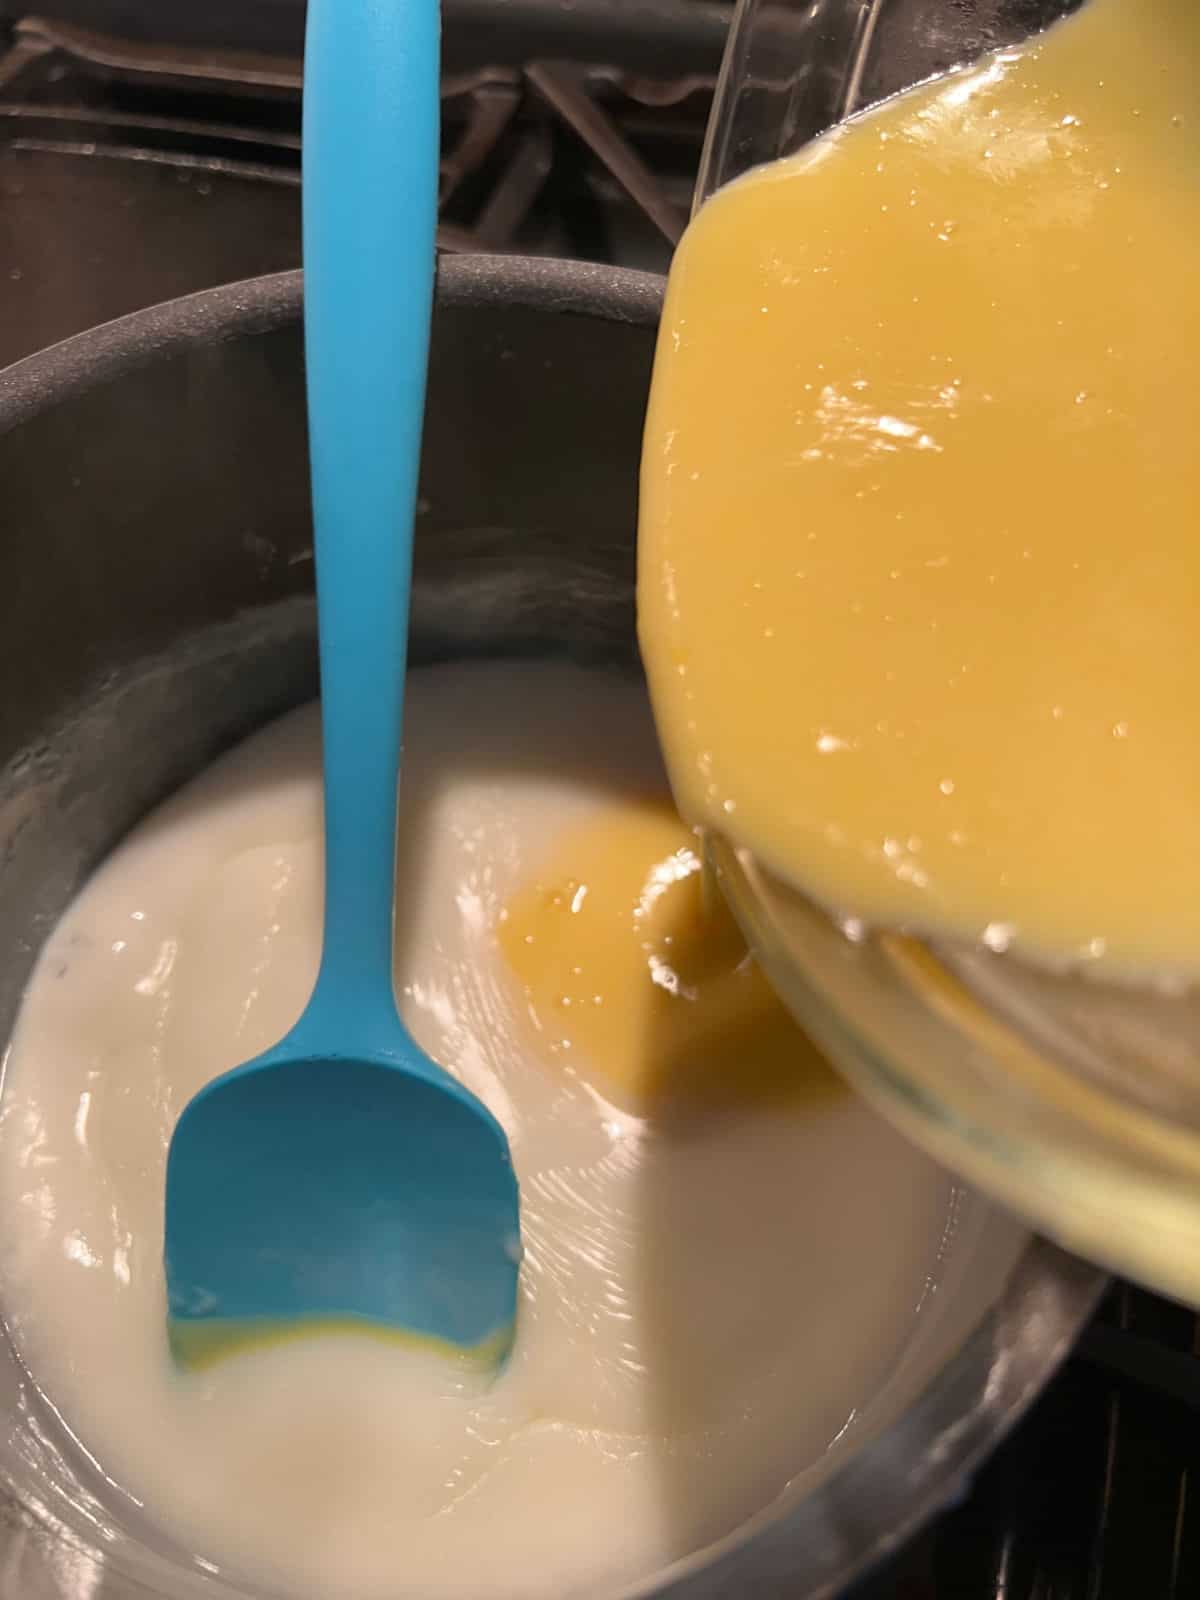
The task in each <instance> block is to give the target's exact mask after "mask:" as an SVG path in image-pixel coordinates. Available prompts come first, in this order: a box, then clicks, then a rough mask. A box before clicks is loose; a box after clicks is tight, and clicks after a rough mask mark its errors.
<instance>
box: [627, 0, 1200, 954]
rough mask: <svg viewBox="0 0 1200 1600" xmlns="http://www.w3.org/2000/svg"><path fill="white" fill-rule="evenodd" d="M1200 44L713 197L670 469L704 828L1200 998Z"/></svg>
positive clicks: (913, 107) (1145, 1) (1177, 29)
mask: <svg viewBox="0 0 1200 1600" xmlns="http://www.w3.org/2000/svg"><path fill="white" fill-rule="evenodd" d="M1198 127H1200V7H1198V6H1196V5H1195V3H1194V0H1089V3H1088V4H1087V5H1085V6H1084V8H1083V9H1082V11H1080V12H1079V13H1078V14H1077V15H1075V16H1074V17H1072V18H1071V19H1070V20H1068V21H1066V22H1063V23H1060V24H1058V25H1057V26H1056V27H1055V28H1054V29H1052V30H1051V31H1050V32H1048V33H1047V34H1045V35H1043V36H1041V37H1039V38H1037V39H1035V40H1032V41H1030V42H1029V43H1027V44H1025V45H1024V46H1021V47H1019V48H1015V49H1011V50H1005V51H1002V52H999V53H996V54H994V55H992V56H990V57H988V58H986V59H985V60H984V61H982V62H981V63H980V64H978V65H976V66H974V67H971V68H969V69H967V70H964V71H961V72H958V73H955V74H953V75H951V76H949V77H947V78H944V79H941V80H939V81H938V82H936V83H933V84H931V85H926V86H923V87H920V88H918V89H916V90H913V91H911V92H909V93H907V94H905V95H903V96H901V97H899V98H897V99H896V100H893V101H891V102H889V103H888V104H886V105H884V106H883V107H881V108H879V109H877V110H875V111H873V112H871V113H870V114H868V115H866V116H864V117H861V118H859V119H857V120H856V121H855V122H853V123H851V124H848V125H847V126H845V127H843V128H841V129H839V130H836V131H835V132H833V133H831V134H829V135H827V136H825V137H824V138H823V139H821V140H819V141H817V142H816V143H815V144H814V145H812V146H810V147H809V148H807V149H806V150H805V151H804V152H802V153H801V154H800V155H799V156H796V157H793V158H789V159H788V160H786V161H782V162H779V163H776V164H774V165H771V166H769V167H765V168H762V169H759V170H758V171H756V172H753V173H751V174H750V175H749V176H747V177H746V178H744V179H742V180H740V181H738V182H737V183H734V184H733V185H731V186H730V187H729V188H727V189H725V190H723V191H721V192H720V193H718V194H717V195H716V196H715V197H714V198H713V199H712V200H710V201H709V202H708V204H707V205H705V207H704V208H703V210H702V211H701V213H700V214H699V216H698V217H697V219H696V220H695V221H694V222H693V224H692V226H691V228H690V229H689V231H688V233H687V235H686V236H685V238H684V241H683V243H682V245H681V247H680V249H679V252H678V254H677V256H676V259H675V263H674V266H673V268H672V272H671V279H670V284H669V287H668V294H667V303H666V309H665V314H664V319H663V325H662V331H661V335H660V340H659V347H658V354H657V359H656V364H655V374H654V383H653V390H652V397H651V405H650V412H649V417H648V421H647V427H646V438H645V448H644V455H643V462H642V509H641V528H640V572H639V612H640V624H639V626H640V634H641V643H642V650H643V655H644V658H645V662H646V667H647V671H648V674H649V678H650V685H651V692H652V696H653V701H654V707H655V714H656V718H657V721H658V725H659V731H660V736H661V738H662V742H663V745H664V749H665V753H666V757H667V761H668V766H669V769H670V774H671V780H672V785H673V787H674V790H675V795H676V799H677V801H678V803H679V806H680V809H681V811H682V812H683V814H684V816H685V817H686V818H687V819H688V820H689V821H691V822H694V823H698V824H702V825H704V826H706V827H709V828H712V829H715V830H718V831H720V832H721V833H723V834H725V835H726V836H728V837H730V838H731V839H732V840H734V841H735V842H736V843H737V844H739V845H742V846H745V847H747V848H749V849H750V850H752V851H753V852H754V854H755V855H756V856H757V857H758V859H759V860H760V862H761V863H762V864H763V865H764V866H766V867H767V868H769V869H770V870H771V871H773V872H775V873H777V874H779V875H780V876H782V877H784V878H786V879H787V880H789V881H790V882H792V883H794V884H796V885H797V886H799V887H802V888H804V889H806V890H807V891H808V892H810V893H811V894H812V895H814V896H815V897H816V898H818V899H819V900H821V901H822V902H824V903H825V904H826V905H827V906H829V907H830V908H831V909H833V910H835V911H837V912H840V913H842V914H844V915H846V916H848V917H854V918H860V919H863V920H864V921H867V922H871V923H879V924H887V925H891V926H901V927H907V928H911V929H913V930H915V931H919V932H931V931H932V932H939V933H943V934H950V935H954V936H961V937H965V938H969V939H982V940H984V941H985V942H986V943H987V944H988V945H990V946H991V947H992V948H995V949H1001V948H1007V947H1009V946H1010V945H1011V946H1014V947H1016V948H1018V949H1022V948H1023V949H1025V950H1026V951H1027V952H1028V953H1030V954H1035V955H1043V956H1047V957H1050V958H1053V959H1065V960H1068V961H1080V962H1095V963H1099V964H1101V965H1102V966H1103V967H1104V970H1106V971H1114V970H1115V971H1117V972H1124V973H1127V974H1130V975H1134V976H1138V975H1143V974H1148V973H1158V974H1168V975H1180V974H1182V975H1184V976H1190V975H1195V974H1196V973H1198V972H1200V704H1198V702H1200V688H1198V686H1200V451H1198V449H1197V432H1198V424H1200V151H1198V149H1197V144H1196V137H1195V136H1196V131H1197V128H1198Z"/></svg>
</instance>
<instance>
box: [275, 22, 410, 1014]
mask: <svg viewBox="0 0 1200 1600" xmlns="http://www.w3.org/2000/svg"><path fill="white" fill-rule="evenodd" d="M438 43H439V16H438V5H437V0H309V4H308V26H307V42H306V52H305V67H304V268H305V287H304V296H305V305H304V327H305V347H306V359H307V374H308V419H309V449H310V459H311V467H312V480H313V517H314V523H315V530H316V533H315V550H316V568H317V586H318V596H319V612H320V617H319V627H320V646H321V701H322V725H323V745H324V762H325V850H326V864H325V871H326V881H325V947H324V952H323V955H322V965H321V981H320V983H319V984H318V994H320V993H321V992H322V991H323V989H324V986H325V984H326V982H331V983H335V984H336V986H337V989H338V993H339V1002H340V1003H341V1004H345V1003H346V1000H347V999H348V998H355V999H358V1000H360V1001H361V1004H362V1005H363V1006H365V1007H368V1008H370V1007H375V1006H378V1005H379V1004H380V1003H381V1002H384V1003H386V1004H387V1005H389V1006H391V1005H392V1004H393V1002H392V998H391V995H392V987H391V984H392V980H391V948H392V895H393V890H392V882H393V870H394V856H395V823H396V781H397V773H398V770H399V762H400V751H401V719H402V713H403V706H404V670H405V658H406V650H407V637H408V608H409V590H410V583H411V571H412V536H413V517H414V515H415V509H416V494H417V475H418V468H419V462H420V447H421V424H422V416H423V412H424V404H425V375H426V366H427V358H428V347H429V322H430V312H431V305H432V298H433V280H434V250H435V233H436V225H437V188H438V129H439V101H438Z"/></svg>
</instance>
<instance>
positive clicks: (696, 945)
mask: <svg viewBox="0 0 1200 1600" xmlns="http://www.w3.org/2000/svg"><path fill="white" fill-rule="evenodd" d="M497 936H498V939H499V944H500V948H501V950H502V951H503V953H504V956H505V958H506V960H507V962H508V964H509V966H510V968H511V969H512V971H513V973H514V975H515V977H516V979H517V981H518V983H519V984H520V986H521V989H522V991H523V994H524V998H525V1000H526V1002H527V1005H528V1011H529V1018H530V1021H531V1023H532V1025H533V1027H534V1028H535V1029H536V1031H537V1033H538V1034H539V1036H540V1038H541V1041H542V1042H543V1044H544V1046H545V1047H546V1048H547V1049H548V1051H549V1053H550V1054H551V1055H552V1056H553V1057H555V1058H557V1060H558V1061H559V1062H560V1063H561V1064H562V1066H563V1069H564V1070H565V1071H567V1072H568V1073H570V1074H573V1075H576V1076H578V1077H580V1078H581V1079H583V1080H584V1081H585V1082H589V1083H591V1084H592V1086H593V1087H595V1088H596V1089H597V1090H598V1091H599V1092H600V1093H601V1094H603V1095H604V1096H605V1097H606V1098H608V1099H610V1100H611V1101H613V1103H614V1104H616V1105H618V1106H620V1107H621V1108H622V1109H625V1110H628V1111H633V1112H637V1113H639V1114H643V1115H664V1114H670V1113H680V1112H682V1113H687V1112H696V1111H711V1110H714V1109H717V1108H721V1107H728V1106H731V1105H737V1104H751V1103H753V1104H762V1103H763V1102H764V1101H770V1102H777V1103H779V1104H780V1105H781V1106H786V1105H797V1104H799V1103H801V1102H803V1101H807V1100H810V1099H811V1098H812V1097H813V1096H814V1095H818V1096H825V1095H829V1094H833V1093H836V1092H838V1088H839V1085H838V1082H837V1080H836V1079H835V1078H834V1076H833V1074H832V1072H831V1071H830V1069H829V1067H828V1066H827V1065H826V1063H825V1062H824V1060H823V1059H822V1058H821V1056H820V1055H819V1054H818V1053H817V1051H816V1049H815V1047H814V1046H813V1045H812V1044H811V1043H810V1042H809V1040H808V1038H807V1037H806V1035H805V1034H804V1033H803V1032H802V1031H801V1030H800V1028H799V1027H798V1026H797V1024H796V1023H795V1022H794V1021H793V1019H792V1018H791V1016H790V1015H789V1014H788V1013H787V1011H786V1010H785V1009H784V1007H783V1006H782V1004H781V1003H780V1001H779V1000H778V999H777V998H776V996H775V994H774V991H773V990H772V989H771V987H770V985H769V984H768V983H767V980H766V979H765V978H764V977H763V975H762V973H761V971H760V970H759V968H758V967H757V965H756V964H755V962H754V960H753V958H752V957H751V955H750V954H749V952H748V951H747V948H746V944H745V940H744V939H743V938H742V935H741V932H740V930H739V929H738V926H737V923H736V922H735V921H734V918H733V916H732V914H731V913H730V912H729V910H728V908H727V907H726V906H725V904H724V902H723V901H722V900H721V898H720V896H719V895H718V894H710V893H706V890H705V882H704V870H703V859H702V855H701V845H700V841H699V839H698V838H697V836H696V834H695V833H694V832H693V831H692V830H691V829H689V828H688V827H687V826H686V825H685V824H684V823H683V822H681V821H680V819H679V817H678V816H677V815H676V814H675V812H674V810H673V809H672V808H671V807H670V806H669V805H667V804H665V803H663V802H658V801H648V800H646V801H635V800H628V801H625V802H622V803H620V804H617V805H614V806H613V807H612V808H610V809H609V810H607V811H606V812H604V813H603V814H602V815H601V816H600V817H599V818H596V819H593V820H592V821H591V822H590V823H587V824H585V825H583V826H582V827H581V828H580V829H578V830H577V831H576V832H575V833H574V834H572V835H570V836H569V837H568V838H567V839H566V840H565V841H563V842H562V843H561V844H560V845H559V847H558V848H557V849H556V850H555V851H554V853H553V855H552V856H551V857H550V858H549V859H548V860H547V861H546V862H544V863H543V865H542V867H541V869H540V870H539V871H538V872H536V874H535V875H534V876H533V877H532V878H531V879H530V880H528V881H527V882H526V883H525V884H524V885H523V886H522V887H521V888H520V889H519V890H518V891H517V893H516V894H515V895H514V896H513V898H512V899H511V900H510V901H509V903H508V905H507V906H506V907H505V908H504V910H503V911H502V912H501V913H500V918H499V922H498V926H497Z"/></svg>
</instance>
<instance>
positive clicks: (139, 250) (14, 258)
mask: <svg viewBox="0 0 1200 1600" xmlns="http://www.w3.org/2000/svg"><path fill="white" fill-rule="evenodd" d="M947 3H953V0H947ZM444 14H445V19H446V36H445V51H444V64H445V78H444V83H443V122H444V137H443V152H442V211H441V243H442V246H443V248H445V249H448V250H492V251H520V252H526V253H533V254H550V255H559V256H571V257H577V258H582V259H589V260H596V261H608V262H615V263H619V264H621V265H627V266H635V267H642V268H647V269H650V270H654V271H664V270H665V269H666V266H667V264H668V262H669V260H670V256H671V250H672V247H673V245H674V243H675V241H676V240H677V238H678V236H679V232H680V230H681V228H682V226H683V222H684V219H685V217H686V213H687V207H688V203H689V198H690V193H691V187H692V182H693V179H694V175H695V170H696V164H697V161H698V158H699V149H700V141H701V138H702V134H703V128H704V120H705V116H706V114H707V110H708V105H709V102H710V99H711V95H712V91H713V87H714V83H715V78H716V73H717V68H718V65H719V61H720V52H721V47H722V43H723V40H724V32H725V28H726V26H727V21H728V11H727V9H726V8H725V6H724V5H723V4H720V3H708V0H446V4H445V6H444ZM302 17H303V7H302V4H301V3H300V0H204V4H200V3H199V0H46V3H45V4H43V5H40V6H37V8H36V10H35V9H34V8H33V7H29V6H26V5H23V4H22V3H21V0H0V366H3V365H6V364H7V363H8V362H11V361H15V360H18V359H19V358H20V357H22V356H25V355H28V354H31V353H32V352H33V351H35V350H38V349H41V348H44V347H45V346H46V345H48V344H51V343H53V342H55V341H56V340H58V339H61V338H64V337H66V336H68V335H69V334H71V333H75V332H78V331H79V330H81V329H83V328H86V327H89V326H92V325H94V324H96V323H98V322H103V321H106V320H108V319H110V318H112V317H115V316H119V315H121V314H123V313H125V312H127V311H131V310H135V309H137V308H139V307H141V306H145V305H151V304H153V303H155V302H157V301H160V300H165V299H168V298H170V297H172V296H175V295H180V294H187V293H190V292H192V291H195V290H198V289H202V288H206V287H208V286H210V285H213V284H217V283H222V282H229V281H232V280H235V279H238V278H244V277H250V276H253V275H255V274H258V273H264V272H275V271H280V270H283V269H285V268H289V267H293V266H297V265H298V264H299V259H300V226H299V223H300V215H299V199H300V196H299V84H300V68H299V45H300V38H301V32H302ZM231 40H232V41H235V42H234V43H233V44H230V41H231ZM1198 1411H1200V1320H1198V1319H1197V1318H1196V1317H1195V1316H1194V1315H1193V1314H1192V1313H1191V1312H1188V1311H1185V1310H1183V1309H1181V1308H1179V1307H1177V1306H1173V1305H1171V1304H1169V1303H1167V1302H1166V1301H1163V1300H1160V1299H1158V1298H1156V1297H1154V1296H1152V1295H1149V1294H1147V1293H1145V1292H1143V1291H1140V1290H1137V1289H1134V1288H1132V1287H1131V1286H1128V1285H1125V1284H1117V1285H1115V1286H1114V1287H1113V1289H1112V1291H1111V1293H1110V1294H1109V1296H1108V1297H1107V1299H1106V1300H1105V1303H1104V1305H1103V1306H1102V1308H1101V1310H1100V1312H1099V1313H1098V1315H1097V1317H1096V1319H1095V1321H1094V1322H1093V1324H1092V1326H1091V1327H1090V1328H1089V1329H1088V1331H1087V1332H1086V1333H1085V1335H1084V1338H1083V1340H1082V1341H1081V1344H1080V1346H1079V1348H1078V1350H1077V1351H1076V1353H1075V1354H1074V1355H1073V1356H1072V1358H1071V1359H1070V1360H1069V1361H1068V1362H1067V1364H1066V1366H1065V1367H1064V1369H1063V1370H1062V1372H1061V1373H1060V1374H1059V1376H1058V1377H1057V1378H1056V1379H1055V1380H1054V1381H1053V1382H1052V1383H1051V1385H1050V1387H1049V1389H1048V1390H1047V1391H1046V1393H1045V1394H1044V1395H1043V1396H1042V1397H1041V1399H1040V1400H1039V1401H1038V1402H1037V1404H1036V1405H1035V1406H1034V1408H1033V1410H1032V1411H1031V1413H1030V1414H1029V1416H1028V1417H1027V1418H1026V1419H1025V1421H1024V1422H1023V1423H1022V1424H1021V1425H1020V1426H1019V1427H1018V1428H1017V1430H1016V1431H1015V1433H1014V1434H1013V1436H1012V1437H1011V1438H1010V1439H1009V1440H1008V1441H1007V1442H1006V1443H1005V1444H1004V1445H1003V1446H1002V1447H1001V1448H1000V1450H999V1451H998V1452H997V1453H996V1454H995V1455H994V1456H993V1457H992V1459H991V1461H990V1462H989V1463H988V1464H987V1466H986V1467H985V1468H984V1469H983V1470H982V1472H981V1473H980V1474H979V1475H978V1477H977V1478H976V1480H975V1482H974V1484H973V1486H972V1488H971V1491H970V1493H969V1494H968V1495H967V1496H966V1497H965V1499H963V1500H962V1502H961V1503H960V1504H958V1505H957V1506H956V1507H955V1508H953V1509H952V1510H950V1511H949V1512H947V1513H946V1514H944V1515H943V1516H942V1517H941V1518H940V1519H939V1520H938V1522H937V1523H936V1524H934V1525H933V1526H932V1527H931V1528H929V1529H927V1530H926V1531H925V1532H924V1533H923V1534H921V1535H920V1536H919V1537H918V1538H917V1539H916V1540H915V1541H914V1542H913V1543H911V1544H910V1545H909V1546H907V1547H906V1548H905V1549H904V1550H902V1551H900V1552H899V1553H898V1554H897V1555H896V1556H895V1557H894V1559H892V1560H891V1561H890V1562H889V1563H888V1564H887V1565H886V1566H885V1567H884V1568H883V1569H881V1570H880V1571H879V1572H877V1573H876V1574H875V1575H874V1576H873V1577H872V1578H871V1579H870V1580H869V1581H868V1582H867V1583H865V1584H864V1585H861V1586H860V1587H859V1588H858V1589H857V1590H856V1591H855V1597H854V1600H1183V1597H1190V1596H1200V1426H1198V1425H1197V1423H1198V1415H1197V1413H1198Z"/></svg>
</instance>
